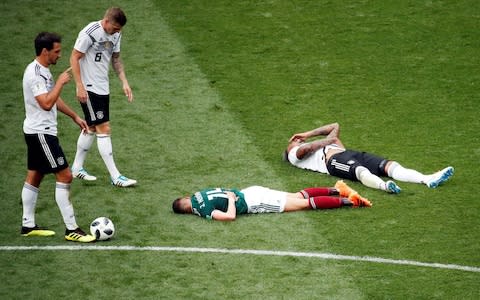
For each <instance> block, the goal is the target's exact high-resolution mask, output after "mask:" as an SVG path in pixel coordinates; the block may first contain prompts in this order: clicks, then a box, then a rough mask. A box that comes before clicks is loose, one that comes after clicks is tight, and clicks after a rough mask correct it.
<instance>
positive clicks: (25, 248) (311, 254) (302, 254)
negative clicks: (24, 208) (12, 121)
mask: <svg viewBox="0 0 480 300" xmlns="http://www.w3.org/2000/svg"><path fill="white" fill-rule="evenodd" d="M0 251H152V252H190V253H217V254H218V253H222V254H247V255H263V256H290V257H309V258H319V259H326V260H347V261H357V262H373V263H380V264H393V265H405V266H415V267H427V268H436V269H449V270H458V271H467V272H475V273H480V267H471V266H461V265H455V264H442V263H426V262H419V261H413V260H397V259H389V258H381V257H372V256H350V255H339V254H332V253H317V252H295V251H273V250H249V249H224V248H196V247H156V246H145V247H138V246H98V245H81V246H80V245H79V246H0Z"/></svg>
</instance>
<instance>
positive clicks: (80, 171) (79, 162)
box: [72, 126, 97, 181]
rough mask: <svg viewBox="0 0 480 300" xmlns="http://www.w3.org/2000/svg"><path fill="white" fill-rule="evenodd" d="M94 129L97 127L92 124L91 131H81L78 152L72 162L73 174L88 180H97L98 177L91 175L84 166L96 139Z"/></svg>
mask: <svg viewBox="0 0 480 300" xmlns="http://www.w3.org/2000/svg"><path fill="white" fill-rule="evenodd" d="M94 130H95V127H93V126H92V127H91V129H89V132H85V131H82V132H80V135H79V136H78V140H77V152H76V153H75V159H74V161H73V164H72V173H73V176H74V177H76V178H79V179H83V180H88V181H93V180H97V177H95V176H93V175H90V174H89V173H88V172H87V171H86V170H85V169H84V167H83V164H84V162H85V159H86V158H87V154H88V151H89V150H90V148H91V147H92V144H93V141H94V140H95V132H94Z"/></svg>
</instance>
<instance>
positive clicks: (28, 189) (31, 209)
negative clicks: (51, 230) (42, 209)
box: [22, 182, 40, 228]
mask: <svg viewBox="0 0 480 300" xmlns="http://www.w3.org/2000/svg"><path fill="white" fill-rule="evenodd" d="M39 191H40V190H39V189H38V188H37V187H34V186H33V185H30V184H28V183H26V182H25V183H24V184H23V189H22V207H23V216H22V226H24V227H29V228H32V227H35V206H36V205H37V199H38V192H39Z"/></svg>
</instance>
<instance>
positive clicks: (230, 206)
mask: <svg viewBox="0 0 480 300" xmlns="http://www.w3.org/2000/svg"><path fill="white" fill-rule="evenodd" d="M363 206H365V207H370V206H372V204H371V202H370V201H369V200H368V199H365V198H363V197H361V196H360V195H359V194H358V193H357V192H356V191H355V190H353V189H352V188H350V187H349V186H348V185H347V184H346V183H344V182H343V181H337V183H336V184H335V186H334V187H311V188H305V189H303V190H301V191H299V192H296V193H289V192H283V191H277V190H273V189H269V188H266V187H262V186H250V187H247V188H244V189H242V190H237V189H225V188H209V189H204V190H201V191H198V192H196V193H194V194H193V195H191V196H185V197H181V198H177V199H175V200H174V201H173V204H172V209H173V211H174V212H175V213H178V214H194V215H197V216H199V217H203V218H206V219H212V220H218V221H233V220H235V218H236V217H237V215H243V214H257V213H282V212H291V211H299V210H309V209H331V208H340V207H363Z"/></svg>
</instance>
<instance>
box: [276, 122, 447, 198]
mask: <svg viewBox="0 0 480 300" xmlns="http://www.w3.org/2000/svg"><path fill="white" fill-rule="evenodd" d="M339 135H340V126H339V125H338V123H332V124H328V125H324V126H321V127H319V128H317V129H312V130H310V131H306V132H302V133H296V134H294V135H293V136H292V137H291V138H290V140H289V143H288V146H287V150H286V151H285V153H284V160H286V161H288V162H290V163H291V164H292V165H294V166H296V167H298V168H302V169H308V170H312V171H316V172H320V173H325V174H330V175H333V176H337V177H340V178H345V179H350V180H354V181H360V182H361V183H362V184H364V185H365V186H368V187H371V188H374V189H380V190H384V191H386V192H389V193H395V194H397V193H400V191H401V189H400V187H399V186H398V185H397V184H396V183H395V182H393V181H391V180H388V181H384V180H383V179H381V178H380V176H388V177H391V178H393V179H395V180H399V181H404V182H412V183H422V184H425V185H426V186H428V187H429V188H436V187H437V186H438V185H440V184H442V183H443V182H445V181H447V180H448V179H449V178H450V177H451V176H452V175H453V167H446V168H445V169H443V170H441V171H438V172H436V173H433V174H430V175H425V174H422V173H420V172H418V171H416V170H413V169H407V168H404V167H402V166H401V165H400V164H399V163H398V162H396V161H393V160H388V159H385V158H383V157H379V156H377V155H374V154H371V153H366V152H359V151H354V150H347V149H346V148H345V146H344V145H343V143H342V141H341V140H340V138H339ZM316 136H324V138H322V139H318V140H315V141H312V142H307V139H309V138H312V137H316Z"/></svg>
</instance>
